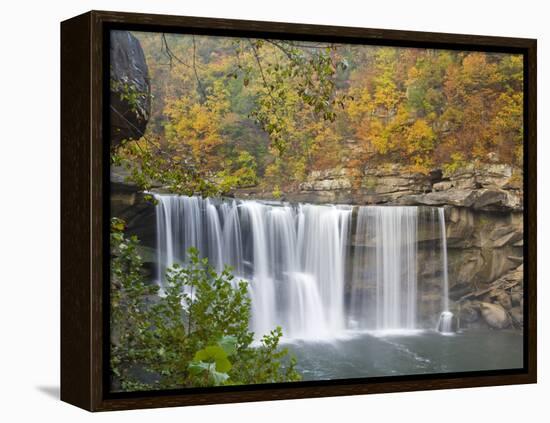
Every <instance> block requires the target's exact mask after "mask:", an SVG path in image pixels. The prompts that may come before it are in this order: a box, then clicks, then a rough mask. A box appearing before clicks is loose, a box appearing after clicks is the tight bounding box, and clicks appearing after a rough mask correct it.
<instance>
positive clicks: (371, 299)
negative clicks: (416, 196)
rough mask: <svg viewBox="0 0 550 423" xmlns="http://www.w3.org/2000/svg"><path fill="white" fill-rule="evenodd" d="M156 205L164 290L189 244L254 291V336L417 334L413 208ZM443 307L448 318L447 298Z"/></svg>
mask: <svg viewBox="0 0 550 423" xmlns="http://www.w3.org/2000/svg"><path fill="white" fill-rule="evenodd" d="M155 198H156V199H157V201H158V205H157V213H156V222H157V280H158V283H159V284H160V285H161V287H162V286H163V284H165V277H164V274H165V271H166V269H167V267H169V266H171V265H172V264H174V263H180V264H184V263H185V252H186V251H187V249H188V248H189V247H192V246H193V247H196V248H197V249H198V250H199V252H200V253H201V255H202V256H205V257H208V259H209V262H210V264H211V265H212V266H213V267H214V268H215V269H216V270H218V271H220V270H221V269H223V267H224V265H229V266H231V267H232V268H233V273H234V274H235V276H236V280H240V279H243V280H246V281H247V282H248V283H249V293H250V297H251V303H252V311H251V313H252V315H251V330H252V331H253V332H254V333H255V334H256V337H261V336H262V335H263V334H265V333H267V332H268V331H270V330H272V329H273V328H274V327H275V326H277V325H280V326H282V328H283V332H284V334H285V337H287V338H298V339H314V340H317V339H332V338H335V337H338V336H341V335H342V333H343V332H344V331H345V330H346V329H356V328H358V329H367V330H380V331H391V330H412V329H416V328H417V327H418V321H417V320H418V319H417V303H418V289H417V285H418V281H417V278H418V257H417V249H418V232H419V230H418V227H419V209H418V208H417V207H393V206H390V207H388V206H361V207H352V206H345V205H342V206H336V205H314V204H296V205H294V204H288V203H281V202H275V201H273V202H267V201H253V200H236V199H201V198H199V197H185V196H174V195H164V194H155ZM439 210H440V213H439V221H438V222H437V224H438V225H439V227H440V231H442V232H441V236H442V239H441V242H442V243H443V242H445V240H444V238H445V237H444V234H445V226H444V225H445V221H444V215H443V214H442V211H443V209H439ZM430 215H432V214H430ZM441 219H443V220H441ZM430 224H431V225H433V224H434V223H433V222H430ZM442 245H443V247H442V256H443V257H442V267H443V269H442V273H443V274H444V275H445V276H444V282H443V284H444V293H443V297H445V298H447V297H448V277H447V259H446V244H442ZM442 301H443V310H444V311H448V299H443V300H442Z"/></svg>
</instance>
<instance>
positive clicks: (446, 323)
mask: <svg viewBox="0 0 550 423" xmlns="http://www.w3.org/2000/svg"><path fill="white" fill-rule="evenodd" d="M438 217H439V230H440V234H441V236H440V239H441V259H442V271H443V277H442V281H443V287H442V288H443V289H442V295H441V303H442V309H443V311H442V312H441V315H440V317H439V323H438V325H437V326H438V328H437V329H438V330H439V331H440V332H441V333H444V334H449V333H453V327H452V326H453V313H451V311H450V310H449V270H448V269H449V268H448V264H447V230H446V227H445V210H444V209H443V208H442V207H440V208H439V209H438Z"/></svg>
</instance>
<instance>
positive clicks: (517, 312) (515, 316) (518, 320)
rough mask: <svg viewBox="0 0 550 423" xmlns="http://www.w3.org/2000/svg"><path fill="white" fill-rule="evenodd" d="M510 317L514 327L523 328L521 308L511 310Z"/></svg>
mask: <svg viewBox="0 0 550 423" xmlns="http://www.w3.org/2000/svg"><path fill="white" fill-rule="evenodd" d="M510 316H511V317H512V320H513V321H514V323H515V324H516V325H519V326H523V307H514V308H512V309H511V310H510Z"/></svg>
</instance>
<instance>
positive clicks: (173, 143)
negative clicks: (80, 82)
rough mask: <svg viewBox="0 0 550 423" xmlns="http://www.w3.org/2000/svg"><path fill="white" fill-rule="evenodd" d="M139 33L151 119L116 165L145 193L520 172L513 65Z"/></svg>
mask: <svg viewBox="0 0 550 423" xmlns="http://www.w3.org/2000/svg"><path fill="white" fill-rule="evenodd" d="M134 35H135V36H136V37H137V38H138V39H139V41H140V43H141V45H142V47H143V50H144V52H145V56H146V60H147V65H148V68H149V74H150V82H151V108H152V110H151V118H150V120H149V123H148V126H147V131H146V133H145V135H144V136H143V137H142V138H141V139H140V140H138V141H132V142H127V143H125V144H124V145H123V146H122V147H120V148H118V149H117V151H116V152H115V153H114V154H113V161H114V163H115V164H126V166H127V167H128V168H129V169H130V170H131V171H132V178H133V179H134V181H135V182H137V183H138V184H140V185H141V186H142V188H144V189H149V188H150V187H151V185H152V184H153V183H154V181H161V182H162V183H164V184H165V185H168V188H169V189H170V190H171V191H174V192H179V193H183V194H188V195H190V194H193V193H201V194H205V195H212V194H219V193H223V192H227V191H229V190H231V189H234V188H239V187H250V186H260V187H264V188H267V189H271V190H273V192H274V193H276V192H280V190H281V189H285V190H286V189H291V188H292V187H296V186H297V185H298V184H299V183H300V182H301V181H304V180H305V179H306V177H307V175H308V173H309V172H311V171H314V170H325V169H332V168H339V167H345V168H348V169H350V170H351V171H352V174H355V175H356V177H357V179H360V178H361V176H362V174H363V171H364V168H365V166H367V164H368V165H371V166H372V165H373V164H384V163H398V164H401V165H403V166H405V167H407V168H409V169H410V170H411V171H415V172H422V173H428V172H429V171H430V170H432V169H434V168H443V169H445V168H447V169H456V168H459V167H460V166H462V165H464V164H466V163H471V162H480V163H483V162H486V161H491V162H495V161H496V162H500V163H507V164H512V165H517V166H521V164H522V160H523V157H522V151H523V145H522V143H523V58H522V56H521V55H511V54H501V53H483V52H466V51H450V50H433V49H415V48H395V47H378V46H364V45H347V44H327V43H310V42H308V43H306V42H300V41H282V40H261V39H244V38H227V37H211V36H193V35H180V34H160V33H139V32H135V33H134ZM136 164H137V165H136ZM182 169H183V170H184V171H182Z"/></svg>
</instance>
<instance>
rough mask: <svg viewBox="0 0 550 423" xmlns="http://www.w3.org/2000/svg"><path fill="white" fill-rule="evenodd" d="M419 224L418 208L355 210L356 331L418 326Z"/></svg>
mask: <svg viewBox="0 0 550 423" xmlns="http://www.w3.org/2000/svg"><path fill="white" fill-rule="evenodd" d="M417 226H418V209H417V208H416V207H376V206H373V207H360V208H359V211H358V215H357V226H356V231H355V233H356V240H359V241H360V242H359V243H357V242H356V247H355V253H354V272H353V284H352V299H351V303H352V304H351V307H352V314H353V319H354V322H355V324H356V325H358V326H359V327H362V328H365V327H367V328H368V327H375V328H376V329H377V330H382V331H388V330H402V329H409V330H410V329H415V328H416V311H417V304H416V303H417V269H416V267H417V266H416V263H417V244H418V241H417ZM357 244H359V245H357ZM365 272H367V273H368V274H367V275H365V274H364V273H365ZM369 280H370V281H371V284H370V285H371V286H370V288H371V289H369V283H368V281H369ZM365 281H367V283H365ZM372 282H374V284H373V283H372ZM373 285H374V286H373ZM372 309H374V310H376V314H375V315H374V316H373V315H372V313H370V311H371V310H372Z"/></svg>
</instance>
